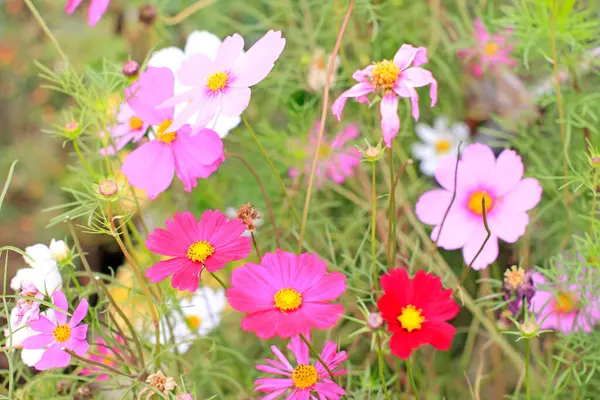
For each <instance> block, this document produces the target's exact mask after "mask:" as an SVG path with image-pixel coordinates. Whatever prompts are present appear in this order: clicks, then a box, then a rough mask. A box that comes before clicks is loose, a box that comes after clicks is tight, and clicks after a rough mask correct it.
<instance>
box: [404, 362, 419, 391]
mask: <svg viewBox="0 0 600 400" xmlns="http://www.w3.org/2000/svg"><path fill="white" fill-rule="evenodd" d="M406 373H407V374H408V380H409V381H410V385H411V386H412V389H413V392H414V394H415V399H417V400H419V391H418V390H417V384H416V383H415V377H414V376H413V373H412V366H411V364H410V360H406Z"/></svg>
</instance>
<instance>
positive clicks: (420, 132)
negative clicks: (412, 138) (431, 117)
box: [415, 124, 439, 143]
mask: <svg viewBox="0 0 600 400" xmlns="http://www.w3.org/2000/svg"><path fill="white" fill-rule="evenodd" d="M415 130H416V131H417V136H418V137H419V138H420V139H421V140H422V141H424V142H425V143H435V141H436V140H437V138H438V136H439V135H438V132H436V131H435V130H434V129H433V128H431V127H430V126H429V125H425V124H417V126H415Z"/></svg>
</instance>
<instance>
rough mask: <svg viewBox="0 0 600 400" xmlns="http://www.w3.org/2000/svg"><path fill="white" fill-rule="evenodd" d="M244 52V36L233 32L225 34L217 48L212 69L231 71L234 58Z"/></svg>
mask: <svg viewBox="0 0 600 400" xmlns="http://www.w3.org/2000/svg"><path fill="white" fill-rule="evenodd" d="M243 52H244V38H243V37H241V36H240V35H238V34H237V33H234V34H233V35H231V36H227V37H226V38H225V40H223V42H222V43H221V45H220V46H219V49H218V50H217V56H216V58H215V66H214V69H215V70H217V71H231V69H232V68H233V65H234V63H235V60H237V58H238V57H239V56H240V55H241V54H242V53H243Z"/></svg>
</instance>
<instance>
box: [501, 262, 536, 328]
mask: <svg viewBox="0 0 600 400" xmlns="http://www.w3.org/2000/svg"><path fill="white" fill-rule="evenodd" d="M534 294H535V289H534V285H533V279H532V274H531V272H530V271H525V270H524V269H523V268H521V267H517V266H516V265H513V266H512V267H511V268H509V269H507V270H506V271H504V299H505V300H506V301H508V304H507V307H508V309H509V310H510V312H511V313H512V315H515V316H517V315H519V313H520V311H521V307H522V305H523V297H524V298H525V300H526V301H527V304H531V299H532V297H533V295H534ZM511 299H512V301H511Z"/></svg>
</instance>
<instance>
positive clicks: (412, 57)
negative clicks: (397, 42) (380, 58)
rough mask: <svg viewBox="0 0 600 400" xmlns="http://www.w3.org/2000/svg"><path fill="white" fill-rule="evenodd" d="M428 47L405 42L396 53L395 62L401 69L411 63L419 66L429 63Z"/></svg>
mask: <svg viewBox="0 0 600 400" xmlns="http://www.w3.org/2000/svg"><path fill="white" fill-rule="evenodd" d="M427 62H428V60H427V49H426V48H425V47H414V46H412V45H410V44H403V45H402V46H401V47H400V48H399V49H398V51H397V52H396V55H395V56H394V63H395V64H396V65H397V66H398V68H400V70H401V71H403V70H405V69H406V68H408V67H409V66H410V65H411V64H412V65H414V66H415V67H418V66H419V65H422V64H427Z"/></svg>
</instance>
